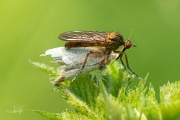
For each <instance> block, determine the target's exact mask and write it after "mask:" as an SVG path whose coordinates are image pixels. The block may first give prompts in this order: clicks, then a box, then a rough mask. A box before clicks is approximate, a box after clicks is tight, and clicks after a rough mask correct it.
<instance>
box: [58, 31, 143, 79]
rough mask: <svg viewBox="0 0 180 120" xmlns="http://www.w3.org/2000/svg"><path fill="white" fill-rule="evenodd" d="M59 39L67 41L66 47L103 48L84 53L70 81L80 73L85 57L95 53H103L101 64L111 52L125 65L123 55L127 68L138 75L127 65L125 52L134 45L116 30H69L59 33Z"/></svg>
mask: <svg viewBox="0 0 180 120" xmlns="http://www.w3.org/2000/svg"><path fill="white" fill-rule="evenodd" d="M58 38H59V39H60V40H64V41H67V43H66V44H65V47H66V48H67V49H68V48H76V47H95V48H96V47H98V48H104V50H103V51H100V52H97V51H94V50H92V51H89V52H88V53H87V54H86V55H85V59H84V61H83V62H82V65H81V68H80V69H79V71H78V72H77V74H76V76H75V77H74V78H73V79H72V82H73V81H74V80H75V79H76V78H77V76H78V75H79V74H80V72H81V70H82V69H83V68H84V66H85V64H86V62H87V59H88V57H89V55H90V54H96V55H103V56H104V59H103V60H102V61H101V63H102V64H101V66H105V65H106V63H107V62H106V61H108V59H109V56H110V54H111V53H112V52H114V53H117V54H119V55H118V57H117V58H116V59H115V60H118V59H120V61H121V62H122V64H123V66H124V67H125V65H124V63H123V61H122V56H123V55H125V60H126V66H127V68H128V69H129V70H130V71H131V72H132V73H133V74H134V75H135V76H136V77H137V78H138V79H142V78H141V77H139V76H138V75H137V74H136V73H135V72H134V71H133V70H132V69H131V68H130V66H129V62H128V57H127V55H126V53H125V51H126V49H129V48H131V47H132V46H133V47H135V45H133V44H132V43H131V41H130V40H129V39H128V40H126V41H124V38H123V36H122V35H121V34H120V33H118V32H103V31H70V32H65V33H62V34H60V35H59V37H58ZM120 46H123V49H122V50H121V51H117V49H118V48H119V47H120ZM125 68H126V67H125Z"/></svg>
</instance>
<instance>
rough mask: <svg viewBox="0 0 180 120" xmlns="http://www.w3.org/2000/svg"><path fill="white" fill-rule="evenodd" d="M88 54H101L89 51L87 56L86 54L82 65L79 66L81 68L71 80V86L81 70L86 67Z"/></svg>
mask: <svg viewBox="0 0 180 120" xmlns="http://www.w3.org/2000/svg"><path fill="white" fill-rule="evenodd" d="M90 54H97V55H100V54H102V53H101V52H94V51H90V52H89V53H87V54H86V57H85V59H84V62H83V64H82V65H81V68H80V69H79V70H78V72H77V74H76V75H75V77H74V78H73V79H72V82H71V84H72V83H73V82H74V81H75V79H76V78H77V77H78V76H79V74H80V73H81V71H82V70H83V68H84V66H85V65H86V62H87V59H88V56H89V55H90Z"/></svg>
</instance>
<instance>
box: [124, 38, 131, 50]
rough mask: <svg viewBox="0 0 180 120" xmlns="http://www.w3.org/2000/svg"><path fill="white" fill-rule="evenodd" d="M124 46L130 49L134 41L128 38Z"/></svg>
mask: <svg viewBox="0 0 180 120" xmlns="http://www.w3.org/2000/svg"><path fill="white" fill-rule="evenodd" d="M124 46H125V48H126V49H129V48H130V47H131V46H133V45H132V43H131V41H130V40H127V41H126V42H125V45H124Z"/></svg>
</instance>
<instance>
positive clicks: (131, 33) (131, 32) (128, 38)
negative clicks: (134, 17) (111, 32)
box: [128, 29, 134, 40]
mask: <svg viewBox="0 0 180 120" xmlns="http://www.w3.org/2000/svg"><path fill="white" fill-rule="evenodd" d="M133 31H134V29H132V30H131V34H130V35H129V38H128V40H130V38H131V36H132V33H133Z"/></svg>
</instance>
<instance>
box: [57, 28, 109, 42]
mask: <svg viewBox="0 0 180 120" xmlns="http://www.w3.org/2000/svg"><path fill="white" fill-rule="evenodd" d="M108 33H109V32H103V31H70V32H65V33H62V34H60V35H59V37H58V38H59V39H60V40H64V41H68V42H91V43H93V42H103V41H106V36H107V34H108Z"/></svg>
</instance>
